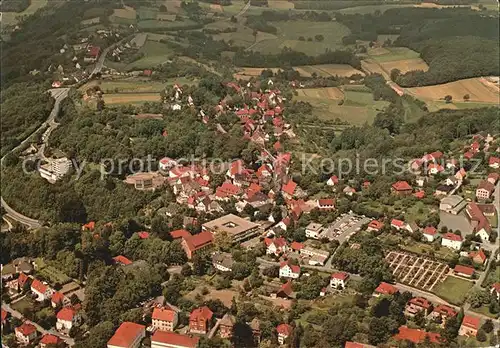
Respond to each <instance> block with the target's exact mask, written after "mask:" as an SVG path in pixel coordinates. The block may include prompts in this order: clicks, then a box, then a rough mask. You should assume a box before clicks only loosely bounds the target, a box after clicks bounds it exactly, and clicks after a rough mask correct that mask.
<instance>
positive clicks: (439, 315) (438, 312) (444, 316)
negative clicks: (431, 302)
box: [428, 304, 458, 326]
mask: <svg viewBox="0 0 500 348" xmlns="http://www.w3.org/2000/svg"><path fill="white" fill-rule="evenodd" d="M457 314H458V313H457V311H456V310H455V309H453V308H452V307H450V306H447V305H442V304H439V305H437V306H436V307H434V309H433V310H432V312H431V313H430V314H429V316H428V318H429V319H431V320H434V321H436V320H437V321H439V322H441V324H442V326H444V324H445V322H446V320H448V319H449V318H452V317H454V316H456V315H457Z"/></svg>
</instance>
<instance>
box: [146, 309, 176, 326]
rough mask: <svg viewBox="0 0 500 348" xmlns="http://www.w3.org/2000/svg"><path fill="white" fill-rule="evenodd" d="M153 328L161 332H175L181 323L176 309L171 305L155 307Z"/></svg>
mask: <svg viewBox="0 0 500 348" xmlns="http://www.w3.org/2000/svg"><path fill="white" fill-rule="evenodd" d="M151 320H152V326H153V327H154V328H155V329H158V330H161V331H174V329H175V327H176V326H177V323H178V322H179V314H178V310H177V309H176V308H173V307H171V306H169V305H166V306H163V307H155V308H154V309H153V314H152V315H151Z"/></svg>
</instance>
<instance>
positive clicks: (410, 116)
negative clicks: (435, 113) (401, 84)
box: [403, 99, 425, 122]
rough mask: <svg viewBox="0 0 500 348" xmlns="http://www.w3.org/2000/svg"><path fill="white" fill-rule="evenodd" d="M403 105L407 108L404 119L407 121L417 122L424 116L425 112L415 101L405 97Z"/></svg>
mask: <svg viewBox="0 0 500 348" xmlns="http://www.w3.org/2000/svg"><path fill="white" fill-rule="evenodd" d="M403 107H404V110H405V114H404V120H405V122H416V121H417V120H419V119H420V117H422V116H423V115H424V114H425V112H424V111H423V110H422V109H420V107H419V106H418V105H417V104H415V103H414V102H411V101H408V100H406V99H403Z"/></svg>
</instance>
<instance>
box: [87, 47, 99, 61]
mask: <svg viewBox="0 0 500 348" xmlns="http://www.w3.org/2000/svg"><path fill="white" fill-rule="evenodd" d="M100 52H101V48H100V47H99V46H92V47H91V48H90V50H89V55H90V56H92V57H95V58H97V56H98V55H99V53H100Z"/></svg>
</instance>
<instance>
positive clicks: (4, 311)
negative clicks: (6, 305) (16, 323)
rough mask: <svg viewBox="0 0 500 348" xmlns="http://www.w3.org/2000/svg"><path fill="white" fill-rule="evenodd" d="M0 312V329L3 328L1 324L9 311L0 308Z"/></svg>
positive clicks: (5, 320) (5, 321)
mask: <svg viewBox="0 0 500 348" xmlns="http://www.w3.org/2000/svg"><path fill="white" fill-rule="evenodd" d="M0 314H1V316H0V319H1V325H2V326H1V327H2V329H3V326H4V325H5V324H6V323H7V318H8V316H9V314H10V313H9V312H7V311H6V310H4V309H3V308H2V309H1V310H0Z"/></svg>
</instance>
